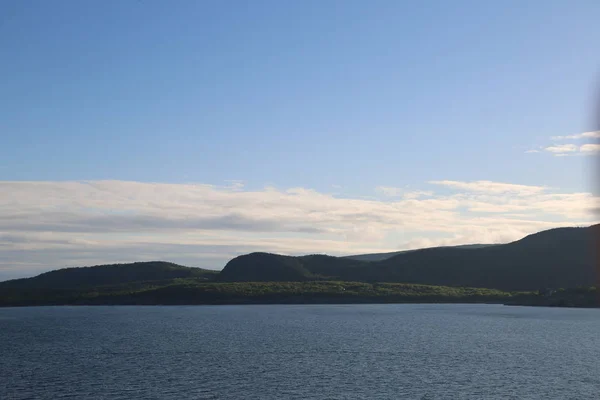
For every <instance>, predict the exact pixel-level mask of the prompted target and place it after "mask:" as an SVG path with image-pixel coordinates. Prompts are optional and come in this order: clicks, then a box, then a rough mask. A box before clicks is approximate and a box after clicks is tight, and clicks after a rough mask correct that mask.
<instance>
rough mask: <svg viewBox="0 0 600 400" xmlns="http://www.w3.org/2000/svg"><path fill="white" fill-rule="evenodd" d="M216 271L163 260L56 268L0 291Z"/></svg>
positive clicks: (12, 282)
mask: <svg viewBox="0 0 600 400" xmlns="http://www.w3.org/2000/svg"><path fill="white" fill-rule="evenodd" d="M217 274H218V271H212V270H206V269H201V268H191V267H184V266H182V265H177V264H174V263H170V262H164V261H150V262H135V263H130V264H110V265H97V266H93V267H80V268H63V269H57V270H55V271H50V272H46V273H43V274H40V275H38V276H35V277H33V278H24V279H13V280H10V281H5V282H0V290H2V289H3V288H7V289H8V288H11V289H19V288H23V289H79V288H87V287H97V286H109V285H121V284H126V283H131V282H146V281H162V280H171V279H176V278H197V279H200V280H211V279H212V278H214V277H215V276H216V275H217Z"/></svg>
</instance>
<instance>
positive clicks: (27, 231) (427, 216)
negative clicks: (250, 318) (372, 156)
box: [0, 180, 597, 280]
mask: <svg viewBox="0 0 600 400" xmlns="http://www.w3.org/2000/svg"><path fill="white" fill-rule="evenodd" d="M431 183H433V184H435V185H438V186H440V185H441V186H443V187H446V188H449V189H451V192H450V194H448V193H442V194H440V193H437V192H436V191H430V192H426V191H419V190H412V191H406V190H402V189H398V190H397V191H395V190H389V189H390V187H385V188H386V189H384V191H387V193H392V194H396V195H397V196H396V197H393V198H388V199H386V200H385V201H384V200H380V199H376V198H371V199H368V198H367V199H365V198H339V197H335V196H333V195H330V194H325V193H319V192H317V191H314V190H310V189H306V188H291V189H287V190H280V189H276V188H272V187H271V188H265V189H262V190H255V191H251V190H244V189H243V188H242V187H241V186H240V185H237V184H233V185H228V186H225V187H216V186H211V185H202V184H166V183H141V182H126V181H90V182H0V193H2V196H0V280H1V279H2V277H3V276H4V277H7V276H19V275H21V276H22V275H30V274H32V273H34V272H40V271H43V270H48V269H52V268H57V267H63V266H77V265H91V264H98V263H104V262H116V261H120V262H126V261H135V260H149V259H150V260H153V259H167V260H171V261H175V262H180V263H184V264H188V265H193V266H200V267H210V268H216V269H220V268H222V267H223V265H224V264H225V262H226V261H227V260H228V259H230V258H231V257H233V256H235V255H239V254H242V253H246V252H250V251H273V252H279V253H285V254H303V253H315V252H316V253H330V254H334V255H342V254H352V253H354V254H356V253H361V252H382V251H394V250H400V249H403V248H410V247H412V246H415V245H417V244H418V243H428V244H429V245H440V244H465V243H481V242H489V241H494V242H495V241H502V242H504V241H509V240H515V239H519V238H521V237H523V236H524V235H526V234H529V233H532V232H536V231H539V230H542V229H547V228H551V227H556V226H570V225H588V224H591V223H593V222H594V214H593V212H592V210H593V209H595V208H596V207H597V201H596V200H597V199H596V198H594V197H593V196H592V195H591V194H589V193H561V192H557V191H554V190H551V189H549V188H545V187H542V186H528V185H516V184H510V183H499V182H491V181H475V182H460V181H450V180H443V181H433V182H431ZM378 191H379V192H380V193H383V191H382V189H381V188H379V189H378ZM400 243H403V245H402V247H401V248H399V247H398V246H399V244H400Z"/></svg>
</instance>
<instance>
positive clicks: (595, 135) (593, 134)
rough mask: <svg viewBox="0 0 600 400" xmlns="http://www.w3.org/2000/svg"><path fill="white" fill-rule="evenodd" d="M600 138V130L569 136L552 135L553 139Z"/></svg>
mask: <svg viewBox="0 0 600 400" xmlns="http://www.w3.org/2000/svg"><path fill="white" fill-rule="evenodd" d="M598 138H600V131H591V132H583V133H579V134H577V135H567V136H552V137H551V138H550V139H551V140H578V139H598Z"/></svg>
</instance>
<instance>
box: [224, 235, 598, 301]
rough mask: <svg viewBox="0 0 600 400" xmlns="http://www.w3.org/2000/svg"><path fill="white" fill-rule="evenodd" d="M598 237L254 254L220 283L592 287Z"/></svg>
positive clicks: (543, 237)
mask: <svg viewBox="0 0 600 400" xmlns="http://www.w3.org/2000/svg"><path fill="white" fill-rule="evenodd" d="M594 234H600V225H595V226H592V227H589V228H558V229H552V230H548V231H544V232H540V233H536V234H533V235H530V236H527V237H525V238H524V239H521V240H519V241H516V242H512V243H508V244H504V245H495V246H484V247H474V248H473V247H467V248H464V247H438V248H430V249H421V250H416V251H410V252H403V253H399V254H397V255H395V256H393V257H391V258H388V259H385V260H382V261H377V262H367V261H359V260H355V259H352V258H336V257H329V256H303V257H287V256H285V262H283V257H284V256H277V255H273V254H271V255H269V257H268V258H264V257H262V256H260V255H259V254H257V253H254V254H249V255H245V256H241V257H238V258H236V259H234V260H232V261H230V262H229V263H228V264H227V265H226V266H225V268H224V269H223V271H222V273H221V274H220V276H219V279H220V280H226V281H227V280H235V281H251V280H259V281H277V280H282V276H285V280H292V281H303V280H314V279H322V280H343V281H362V282H404V283H418V284H429V285H444V286H470V287H486V288H494V289H500V290H538V289H540V288H545V287H551V288H560V287H565V288H568V287H576V286H591V285H594V284H595V282H596V271H595V266H594V265H595V264H594V257H593V237H594V236H593V235H594ZM292 265H293V268H292V267H291V266H292ZM250 270H251V273H248V271H250ZM274 271H275V272H274Z"/></svg>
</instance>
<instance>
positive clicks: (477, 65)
mask: <svg viewBox="0 0 600 400" xmlns="http://www.w3.org/2000/svg"><path fill="white" fill-rule="evenodd" d="M598 15H600V2H598V1H596V0H577V1H574V2H567V1H563V0H529V1H526V2H523V1H512V0H507V1H502V2H481V1H474V0H473V1H465V0H457V1H452V2H440V1H422V2H409V1H400V0H393V1H383V0H375V1H370V2H366V1H352V0H344V1H335V0H331V1H326V2H323V1H312V0H305V1H296V2H281V1H263V0H258V1H252V2H248V1H208V0H207V1H185V0H180V1H177V2H167V1H152V0H136V1H133V0H132V1H120V0H105V1H97V2H81V1H71V0H61V1H52V2H49V1H41V0H37V1H34V0H4V1H2V2H0V60H1V62H0V280H3V279H10V278H18V277H25V276H32V275H35V274H38V273H40V272H44V271H48V270H51V269H56V268H62V267H66V266H83V265H96V264H102V263H109V262H131V261H143V260H169V261H173V262H178V263H182V264H184V265H189V266H197V267H203V268H210V269H221V268H222V267H223V266H224V265H225V263H226V262H227V261H228V260H229V259H231V258H232V257H235V256H237V255H240V254H243V253H247V252H251V251H269V252H277V253H282V254H292V255H295V254H307V253H327V254H332V255H347V254H356V253H364V252H381V251H397V250H402V249H410V248H419V247H428V246H437V245H454V244H466V243H505V242H509V241H512V240H517V239H520V238H522V237H524V236H525V235H527V234H530V233H533V232H537V231H539V230H543V229H549V228H553V227H559V226H586V225H590V224H592V223H594V222H596V217H595V215H594V214H593V209H594V208H595V206H596V198H595V197H594V195H593V194H592V192H593V189H594V188H593V185H592V164H593V160H594V159H595V155H596V154H597V153H598V152H599V150H600V145H598V144H597V139H598V138H599V137H600V133H599V132H600V127H599V126H598V124H597V121H595V119H594V99H595V98H596V97H597V89H598V88H600V52H598V51H597V50H598V46H597V45H598V39H599V38H600V25H599V24H598V23H597V16H598Z"/></svg>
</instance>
